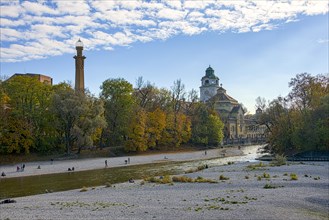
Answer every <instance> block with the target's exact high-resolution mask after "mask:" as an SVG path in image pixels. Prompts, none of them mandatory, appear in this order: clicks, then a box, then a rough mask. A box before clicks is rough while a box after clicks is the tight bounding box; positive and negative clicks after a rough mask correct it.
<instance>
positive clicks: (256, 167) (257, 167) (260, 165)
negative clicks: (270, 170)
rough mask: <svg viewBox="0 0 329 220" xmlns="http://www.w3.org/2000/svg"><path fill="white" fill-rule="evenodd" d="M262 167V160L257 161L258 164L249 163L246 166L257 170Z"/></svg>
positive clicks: (263, 165)
mask: <svg viewBox="0 0 329 220" xmlns="http://www.w3.org/2000/svg"><path fill="white" fill-rule="evenodd" d="M264 167H266V165H265V164H264V163H263V162H259V163H258V164H250V165H248V166H247V168H248V169H251V170H257V169H260V168H264Z"/></svg>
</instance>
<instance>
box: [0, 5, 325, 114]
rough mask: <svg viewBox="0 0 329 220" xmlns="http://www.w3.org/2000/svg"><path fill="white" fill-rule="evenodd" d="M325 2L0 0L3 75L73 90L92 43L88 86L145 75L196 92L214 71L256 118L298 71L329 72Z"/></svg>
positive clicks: (161, 84) (87, 67)
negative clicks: (79, 53)
mask: <svg viewBox="0 0 329 220" xmlns="http://www.w3.org/2000/svg"><path fill="white" fill-rule="evenodd" d="M328 5H329V3H328V1H327V0H313V1H304V0H296V1H294V0H271V1H270V0H268V1H265V0H254V1H253V0H248V1H242V0H241V1H229V0H223V1H216V0H207V1H196V0H189V1H179V0H171V1H129V0H124V1H115V0H102V1H92V0H85V1H83V0H78V1H73V0H72V1H70V0H65V1H64V0H52V1H51V0H38V1H15V0H7V1H6V0H1V3H0V10H1V11H0V12H1V13H0V17H1V18H0V19H1V20H0V29H1V30H0V34H1V51H0V57H1V69H0V75H2V76H4V75H6V76H11V75H13V74H14V73H25V72H27V73H41V74H45V75H49V76H51V77H52V78H53V80H54V83H58V82H62V81H71V82H73V83H74V74H75V72H74V71H75V70H74V59H73V58H72V57H73V56H74V55H75V42H76V41H77V40H78V39H79V38H80V39H81V40H82V41H83V43H84V46H85V47H84V55H85V56H86V57H87V59H86V60H85V84H86V85H85V86H86V87H87V88H89V89H90V90H91V92H92V93H94V94H96V95H98V94H99V92H100V89H99V87H100V85H101V84H102V82H103V81H104V80H106V79H108V78H117V77H122V78H125V79H126V80H128V81H129V82H131V83H132V84H135V81H136V79H137V78H138V77H139V76H142V77H143V78H144V80H148V81H150V82H151V83H154V84H155V85H156V86H157V87H165V88H168V89H170V87H171V86H172V85H173V82H174V81H175V80H177V79H181V80H182V82H183V83H184V84H185V87H186V89H187V90H191V89H197V90H199V86H200V84H201V81H200V80H201V78H202V76H203V75H204V74H205V70H206V68H207V67H208V66H209V65H211V66H212V67H213V69H214V70H215V74H216V75H217V76H218V77H219V78H220V83H222V84H223V87H224V88H225V89H226V90H227V93H228V94H229V95H231V96H233V97H234V98H235V99H237V100H238V101H239V102H242V103H243V104H244V105H245V106H246V107H247V108H248V110H249V111H250V112H254V110H255V109H254V105H255V99H256V98H257V97H258V96H261V97H264V98H266V99H268V100H272V99H274V98H276V97H277V96H278V95H286V94H287V93H288V91H289V88H288V82H289V80H290V79H291V78H292V77H294V76H295V75H296V74H297V73H302V72H309V73H311V74H313V75H316V74H320V73H322V74H323V73H328V72H329V70H328V68H329V67H328V65H329V64H328V59H329V58H328V44H329V42H328V39H329V37H328V20H329V19H328V7H329V6H328Z"/></svg>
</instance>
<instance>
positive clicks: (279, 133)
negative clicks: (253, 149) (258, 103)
mask: <svg viewBox="0 0 329 220" xmlns="http://www.w3.org/2000/svg"><path fill="white" fill-rule="evenodd" d="M328 82H329V80H328V77H326V76H324V75H318V76H311V75H310V74H307V73H302V74H297V75H296V77H295V78H293V79H291V81H290V83H289V86H290V87H292V90H291V92H290V93H289V95H288V96H287V97H286V98H282V97H279V98H277V99H276V100H274V101H272V102H271V103H270V105H269V107H268V108H267V109H266V110H265V112H263V114H262V115H261V117H260V122H261V123H263V124H265V125H266V126H267V128H268V131H269V135H268V142H269V145H270V147H271V150H272V151H274V152H275V153H285V154H288V155H290V154H296V153H298V152H302V151H308V150H329V143H328V142H329V138H328V135H329V123H328V121H329V108H328V104H327V103H328V96H329V90H328V85H329V83H328Z"/></svg>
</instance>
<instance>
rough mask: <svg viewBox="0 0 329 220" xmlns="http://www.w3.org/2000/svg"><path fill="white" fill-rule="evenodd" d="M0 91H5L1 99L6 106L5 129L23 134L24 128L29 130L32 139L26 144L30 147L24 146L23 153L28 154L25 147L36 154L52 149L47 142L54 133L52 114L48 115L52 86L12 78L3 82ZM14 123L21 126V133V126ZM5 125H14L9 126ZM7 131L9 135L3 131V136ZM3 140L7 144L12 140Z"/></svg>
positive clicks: (18, 77)
mask: <svg viewBox="0 0 329 220" xmlns="http://www.w3.org/2000/svg"><path fill="white" fill-rule="evenodd" d="M2 88H3V90H4V91H5V95H2V99H5V102H6V103H5V106H4V108H3V109H6V114H7V119H10V120H7V125H6V127H10V128H12V129H14V128H15V129H14V130H15V132H21V131H23V130H24V129H26V126H28V128H29V134H30V135H31V137H29V138H31V140H32V141H31V140H30V139H29V141H28V143H31V144H28V145H26V143H25V144H23V145H24V146H25V147H24V148H25V149H26V150H25V152H29V149H27V146H30V147H31V148H33V149H35V150H36V151H39V152H43V151H48V150H50V149H51V148H54V145H53V142H52V141H51V139H50V136H51V135H52V134H53V131H54V130H53V127H52V126H51V121H52V118H51V114H50V113H49V111H48V109H49V105H50V102H51V97H52V92H53V91H52V87H51V85H47V84H44V83H41V82H39V81H38V80H37V79H36V78H35V77H27V76H15V77H13V78H10V79H8V80H7V81H6V82H4V83H3V86H2ZM2 93H3V92H2ZM17 121H19V122H20V123H21V125H22V126H24V127H23V128H22V129H21V128H19V127H18V126H20V124H19V123H17ZM8 123H14V124H13V125H10V124H8ZM6 131H7V132H10V131H9V130H6V129H5V130H4V132H6ZM24 133H25V132H24ZM17 135H19V134H17ZM25 135H26V133H25V134H24V135H23V134H21V136H22V137H24V136H25ZM6 137H7V138H6V140H7V141H8V140H10V138H9V137H13V136H12V135H10V134H7V136H6ZM8 138H9V139H8ZM16 140H21V141H24V139H20V138H19V139H17V138H16ZM8 143H10V141H9V142H8ZM12 143H14V142H12ZM18 145H19V144H18Z"/></svg>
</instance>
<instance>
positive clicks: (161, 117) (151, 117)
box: [146, 108, 166, 148]
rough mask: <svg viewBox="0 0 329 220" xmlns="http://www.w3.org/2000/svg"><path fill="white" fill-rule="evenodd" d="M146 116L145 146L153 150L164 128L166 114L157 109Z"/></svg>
mask: <svg viewBox="0 0 329 220" xmlns="http://www.w3.org/2000/svg"><path fill="white" fill-rule="evenodd" d="M147 116H148V117H147V121H146V125H147V126H146V133H147V146H148V147H149V148H155V147H157V146H158V142H159V140H160V139H161V134H162V132H163V129H164V128H165V127H166V114H165V112H164V111H162V110H161V109H159V108H157V109H156V110H154V111H153V112H148V113H147Z"/></svg>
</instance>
